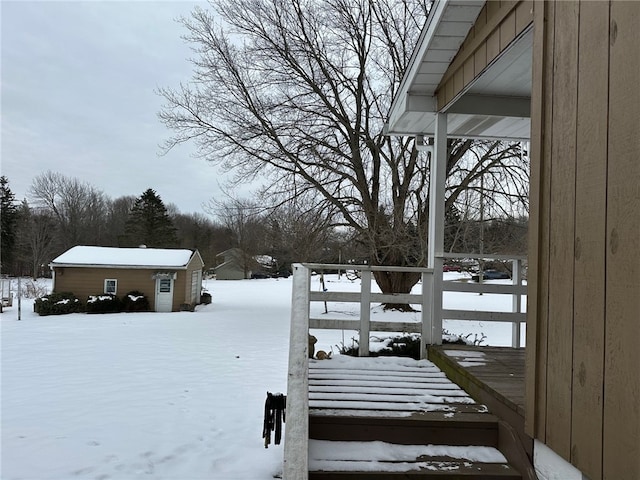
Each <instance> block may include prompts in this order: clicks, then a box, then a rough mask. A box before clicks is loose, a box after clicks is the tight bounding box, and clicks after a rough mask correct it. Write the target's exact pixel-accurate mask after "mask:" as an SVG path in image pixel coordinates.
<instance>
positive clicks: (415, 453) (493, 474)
mask: <svg viewBox="0 0 640 480" xmlns="http://www.w3.org/2000/svg"><path fill="white" fill-rule="evenodd" d="M381 478H416V479H429V478H434V479H437V478H447V479H456V478H460V479H474V480H483V479H484V480H489V479H501V480H520V479H521V478H522V477H521V476H520V474H519V473H518V472H517V471H516V470H515V469H514V468H513V467H512V466H510V465H509V464H508V463H507V460H506V459H505V458H504V456H503V455H502V454H501V453H500V452H499V451H498V450H497V449H495V448H493V447H479V446H473V447H463V446H450V445H398V444H394V443H389V442H379V441H376V442H332V441H321V440H310V442H309V480H323V479H332V480H341V479H345V480H346V479H348V480H368V479H381Z"/></svg>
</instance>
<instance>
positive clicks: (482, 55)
mask: <svg viewBox="0 0 640 480" xmlns="http://www.w3.org/2000/svg"><path fill="white" fill-rule="evenodd" d="M533 3H534V2H533V1H531V0H520V1H497V0H496V1H489V2H487V3H486V4H485V6H484V7H483V8H482V10H481V11H480V14H479V15H478V18H477V19H476V22H475V24H474V26H473V27H472V28H471V30H469V33H468V35H467V38H466V39H465V40H464V42H463V43H462V46H461V47H460V50H459V51H458V53H457V54H456V57H455V58H454V59H453V61H452V62H451V64H450V65H449V68H448V69H447V71H446V72H445V74H444V75H443V77H442V80H441V82H440V85H439V86H438V90H437V92H436V96H437V102H438V109H439V110H442V109H445V108H446V106H447V105H448V104H449V103H450V102H451V101H452V100H453V99H454V98H456V96H458V95H459V94H460V93H461V92H462V91H463V90H464V89H465V88H466V87H467V85H469V84H471V83H472V82H473V80H474V79H475V78H476V77H477V76H479V75H480V73H482V71H483V70H484V69H485V68H486V67H487V66H488V65H489V64H490V63H491V62H493V60H495V59H496V58H497V57H498V55H500V53H501V52H503V51H504V50H506V49H507V48H509V46H510V45H511V43H512V42H513V40H515V39H516V38H517V37H518V36H519V35H520V34H522V33H523V32H524V31H525V30H527V29H528V28H529V27H530V25H531V23H532V22H533Z"/></svg>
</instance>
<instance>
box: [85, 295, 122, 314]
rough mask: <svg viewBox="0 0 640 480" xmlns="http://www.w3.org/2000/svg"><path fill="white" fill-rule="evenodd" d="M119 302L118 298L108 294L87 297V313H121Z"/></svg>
mask: <svg viewBox="0 0 640 480" xmlns="http://www.w3.org/2000/svg"><path fill="white" fill-rule="evenodd" d="M121 306H122V305H121V302H120V299H119V298H118V297H116V296H115V295H111V294H109V293H102V294H100V295H89V298H87V306H86V312H87V313H118V312H120V311H121Z"/></svg>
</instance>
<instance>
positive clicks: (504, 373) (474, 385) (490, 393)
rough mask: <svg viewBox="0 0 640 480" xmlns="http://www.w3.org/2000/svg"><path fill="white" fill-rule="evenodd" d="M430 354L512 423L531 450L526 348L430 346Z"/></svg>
mask: <svg viewBox="0 0 640 480" xmlns="http://www.w3.org/2000/svg"><path fill="white" fill-rule="evenodd" d="M428 358H429V360H431V361H432V362H433V363H434V364H436V365H437V366H438V367H439V368H440V369H441V370H442V371H443V372H445V373H446V375H447V377H448V378H450V379H451V380H452V381H453V382H455V383H456V384H458V385H460V387H462V388H463V389H464V390H465V391H466V392H467V393H469V395H471V397H473V398H474V399H475V400H477V401H478V402H482V403H484V404H485V405H487V407H488V408H489V411H490V412H491V413H493V414H494V415H496V416H497V417H498V418H500V419H502V420H504V421H505V422H507V423H509V424H510V425H511V426H512V427H513V428H514V429H515V430H516V432H517V433H518V435H519V437H520V439H521V441H522V443H523V445H524V447H525V449H526V451H527V453H528V454H531V451H532V447H533V446H532V440H531V439H530V438H529V437H528V436H527V435H526V434H525V433H524V413H525V411H524V402H525V391H524V390H525V349H524V348H509V347H482V346H467V345H441V346H431V347H429V348H428Z"/></svg>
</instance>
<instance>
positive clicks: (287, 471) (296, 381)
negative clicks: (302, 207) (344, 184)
mask: <svg viewBox="0 0 640 480" xmlns="http://www.w3.org/2000/svg"><path fill="white" fill-rule="evenodd" d="M444 258H447V259H454V258H478V257H477V256H476V257H474V256H473V255H472V254H463V255H460V254H447V255H446V256H441V257H436V259H435V262H434V263H435V264H434V268H433V269H431V268H410V267H375V266H368V265H357V266H356V265H329V264H295V265H293V292H292V305H291V332H290V341H289V372H288V385H287V427H286V431H285V445H284V459H285V460H284V471H283V474H284V477H283V478H284V479H285V480H306V479H307V478H308V475H309V473H308V441H309V398H308V395H309V368H308V355H309V342H308V334H309V329H310V328H313V329H331V330H357V331H359V337H360V340H359V342H358V345H359V352H358V353H359V355H360V356H366V355H368V354H369V335H370V332H372V331H376V332H407V333H420V334H421V345H420V346H421V356H422V357H423V358H424V357H425V356H426V352H427V349H426V346H427V345H439V344H442V320H443V318H444V319H453V320H484V321H492V322H511V323H512V325H513V327H512V346H514V347H519V346H520V325H521V323H522V322H525V321H526V314H525V313H523V312H522V300H521V298H522V295H526V293H527V289H526V286H525V285H523V283H522V278H521V277H522V275H521V273H522V261H523V260H524V259H525V257H516V258H514V257H505V256H492V257H487V256H483V257H482V258H483V259H485V260H502V261H504V260H511V261H512V264H513V271H512V278H513V281H512V284H511V285H504V284H486V283H481V282H480V283H478V284H475V283H464V282H444V281H443V275H442V266H443V263H444ZM354 269H357V270H358V271H359V272H360V279H361V288H360V292H345V291H342V292H340V291H330V292H329V291H311V276H312V272H322V271H323V270H354ZM375 271H384V272H415V273H419V274H420V276H421V287H422V289H421V292H420V293H419V294H382V293H376V292H372V289H371V280H372V276H373V275H372V273H373V272H375ZM333 285H335V284H333ZM443 292H467V293H478V294H479V293H483V294H484V293H492V294H496V293H497V294H508V295H511V296H512V298H513V300H512V307H513V308H512V311H511V312H495V311H479V310H453V309H447V310H445V309H443V308H442V296H443ZM311 302H346V303H358V304H359V305H360V309H359V310H360V311H359V315H358V318H357V319H345V318H336V317H333V318H332V317H331V312H330V311H328V312H327V313H326V314H323V315H322V316H321V317H318V316H316V317H311V315H310V311H311V308H310V306H311ZM372 303H408V304H413V305H421V314H420V322H385V321H375V320H374V321H372V320H371V315H370V313H371V304H372Z"/></svg>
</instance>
